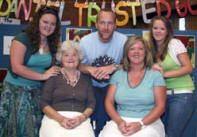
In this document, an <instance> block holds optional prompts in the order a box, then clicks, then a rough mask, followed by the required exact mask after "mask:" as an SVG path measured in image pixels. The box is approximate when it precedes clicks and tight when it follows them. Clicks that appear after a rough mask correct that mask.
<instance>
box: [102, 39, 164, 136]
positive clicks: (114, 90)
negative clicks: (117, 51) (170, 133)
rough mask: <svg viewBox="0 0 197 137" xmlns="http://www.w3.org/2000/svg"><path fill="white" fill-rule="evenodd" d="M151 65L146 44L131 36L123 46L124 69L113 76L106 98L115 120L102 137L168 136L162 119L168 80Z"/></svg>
mask: <svg viewBox="0 0 197 137" xmlns="http://www.w3.org/2000/svg"><path fill="white" fill-rule="evenodd" d="M151 65H152V56H151V53H150V52H149V51H148V48H147V44H146V43H145V41H144V40H143V39H142V38H141V37H139V36H133V37H130V38H129V39H128V40H127V42H126V43H125V47H124V54H123V69H121V70H118V71H117V72H116V73H115V74H114V75H113V76H112V79H111V81H110V86H109V89H108V92H107V96H106V99H105V106H106V111H107V113H108V114H109V116H110V117H111V119H112V120H111V121H110V122H108V123H107V124H106V126H105V127H104V129H103V130H102V131H101V133H100V136H99V137H125V136H127V137H165V132H164V126H163V124H162V122H161V120H160V118H159V117H160V116H161V114H162V113H163V112H164V110H165V99H166V88H165V81H164V79H163V77H162V75H161V73H160V72H159V71H153V70H151V69H150V68H151ZM114 102H116V104H117V110H116V109H115V107H114Z"/></svg>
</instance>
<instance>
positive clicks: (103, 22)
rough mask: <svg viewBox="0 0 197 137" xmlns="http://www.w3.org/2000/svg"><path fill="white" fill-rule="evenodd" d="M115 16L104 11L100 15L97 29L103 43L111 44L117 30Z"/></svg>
mask: <svg viewBox="0 0 197 137" xmlns="http://www.w3.org/2000/svg"><path fill="white" fill-rule="evenodd" d="M114 18H115V16H114V14H113V13H112V12H108V11H102V12H100V13H99V14H98V20H97V22H96V24H95V25H96V28H97V30H98V33H99V39H100V40H101V41H102V42H109V41H110V40H111V38H112V35H113V32H114V30H115V29H116V23H115V19H114Z"/></svg>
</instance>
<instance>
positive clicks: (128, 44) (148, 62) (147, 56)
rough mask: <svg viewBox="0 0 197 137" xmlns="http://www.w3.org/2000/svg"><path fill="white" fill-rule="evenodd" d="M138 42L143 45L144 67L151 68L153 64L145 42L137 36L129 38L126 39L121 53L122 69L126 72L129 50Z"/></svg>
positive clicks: (128, 67) (128, 68)
mask: <svg viewBox="0 0 197 137" xmlns="http://www.w3.org/2000/svg"><path fill="white" fill-rule="evenodd" d="M138 41H141V42H142V43H143V44H144V49H145V59H144V66H145V67H149V68H151V66H152V64H153V58H152V54H151V52H150V50H149V48H148V44H147V42H146V41H145V40H144V39H143V38H142V37H140V36H137V35H135V36H131V37H129V38H128V39H127V41H126V43H125V45H124V51H123V69H124V70H126V71H129V70H130V60H129V57H128V53H129V49H130V47H132V46H133V45H134V44H135V43H136V42H138Z"/></svg>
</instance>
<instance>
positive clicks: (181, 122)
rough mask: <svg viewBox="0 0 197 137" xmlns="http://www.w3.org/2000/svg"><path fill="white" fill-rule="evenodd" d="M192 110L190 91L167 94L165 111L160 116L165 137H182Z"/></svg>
mask: <svg viewBox="0 0 197 137" xmlns="http://www.w3.org/2000/svg"><path fill="white" fill-rule="evenodd" d="M193 111H194V100H193V94H192V93H183V94H174V95H168V96H167V102H166V111H165V113H164V115H163V116H162V121H163V123H164V125H165V132H166V135H167V137H182V135H183V132H184V129H185V127H186V126H187V124H188V121H189V120H190V118H191V116H192V113H193Z"/></svg>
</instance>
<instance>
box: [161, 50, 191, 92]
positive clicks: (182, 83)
mask: <svg viewBox="0 0 197 137" xmlns="http://www.w3.org/2000/svg"><path fill="white" fill-rule="evenodd" d="M161 66H162V67H163V69H164V71H171V70H175V69H178V68H180V67H181V66H179V65H177V64H176V63H175V61H174V60H173V58H172V57H171V56H170V55H169V53H168V54H167V55H166V57H165V59H164V60H163V61H162V62H161ZM165 80H166V86H167V88H172V89H174V90H194V84H193V81H192V78H191V77H190V75H189V74H187V75H183V76H179V77H174V78H165Z"/></svg>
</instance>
